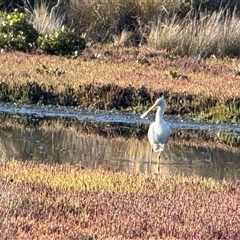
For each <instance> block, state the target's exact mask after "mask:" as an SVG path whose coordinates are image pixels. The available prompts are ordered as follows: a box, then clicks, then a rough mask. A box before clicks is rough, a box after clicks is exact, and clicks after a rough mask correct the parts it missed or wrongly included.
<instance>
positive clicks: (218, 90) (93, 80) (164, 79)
mask: <svg viewBox="0 0 240 240" xmlns="http://www.w3.org/2000/svg"><path fill="white" fill-rule="evenodd" d="M0 61H1V63H2V64H1V65H0V79H1V83H0V89H1V93H0V100H1V101H5V102H23V103H34V104H53V105H57V104H58V105H66V106H80V107H87V108H92V109H102V110H112V109H117V110H128V111H132V112H142V111H144V110H145V109H146V108H147V107H149V106H150V105H151V104H152V103H153V102H154V101H155V100H156V98H158V97H159V96H164V97H165V98H166V99H167V101H168V108H167V113H168V114H172V115H182V116H186V117H189V118H197V119H203V120H207V121H215V122H231V123H238V122H239V121H240V112H239V106H240V92H239V89H240V81H239V64H240V61H239V60H237V59H224V60H217V59H214V58H210V59H208V60H202V61H200V62H197V61H196V60H194V59H192V58H178V57H177V56H175V55H171V54H170V53H167V52H164V51H155V50H153V49H151V48H146V47H142V48H116V47H114V46H111V45H105V46H92V47H89V48H88V49H86V50H85V51H84V52H83V54H82V56H80V57H78V58H76V59H68V58H65V57H57V56H46V55H41V54H35V55H33V54H26V53H20V52H14V53H2V54H0Z"/></svg>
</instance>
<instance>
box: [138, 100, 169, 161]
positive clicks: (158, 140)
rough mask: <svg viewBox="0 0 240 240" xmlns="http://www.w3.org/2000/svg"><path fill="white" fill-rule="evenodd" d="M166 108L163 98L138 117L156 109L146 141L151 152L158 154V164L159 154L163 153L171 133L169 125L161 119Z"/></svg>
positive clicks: (142, 116)
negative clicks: (149, 145)
mask: <svg viewBox="0 0 240 240" xmlns="http://www.w3.org/2000/svg"><path fill="white" fill-rule="evenodd" d="M166 106H167V104H166V101H165V100H164V99H163V98H159V99H157V100H156V102H155V103H154V104H153V106H152V107H150V108H149V109H148V110H147V111H146V112H145V113H143V114H142V115H141V116H140V117H141V118H144V117H145V116H146V115H147V114H148V113H149V112H150V111H151V110H152V109H153V108H155V107H157V112H156V117H155V122H152V123H151V125H150V127H149V130H148V141H149V143H150V144H151V147H152V152H153V151H154V152H158V164H159V161H160V156H161V152H162V151H163V149H164V146H165V144H166V143H167V141H168V139H169V136H170V132H171V130H170V127H169V124H168V123H167V122H165V121H164V119H163V114H164V111H165V109H166ZM151 158H152V157H151ZM151 160H152V159H151Z"/></svg>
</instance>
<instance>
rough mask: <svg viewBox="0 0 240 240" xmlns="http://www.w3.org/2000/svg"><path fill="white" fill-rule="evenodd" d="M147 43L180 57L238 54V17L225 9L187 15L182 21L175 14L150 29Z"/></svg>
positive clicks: (239, 40)
mask: <svg viewBox="0 0 240 240" xmlns="http://www.w3.org/2000/svg"><path fill="white" fill-rule="evenodd" d="M148 43H149V45H151V46H154V47H155V48H156V49H168V50H170V51H173V52H174V53H175V54H177V55H180V56H193V57H197V58H206V57H209V56H210V55H212V54H214V55H216V56H219V57H223V56H226V55H228V56H239V55H240V49H239V47H238V46H239V44H240V19H239V17H238V15H237V14H236V12H234V13H230V12H228V11H225V10H221V11H219V12H214V13H212V14H208V15H206V14H200V15H197V16H194V17H192V16H191V14H188V15H187V16H186V17H185V18H184V19H182V20H179V18H177V16H176V15H175V16H174V17H173V18H170V19H166V20H165V21H163V22H161V21H160V22H158V23H157V24H156V25H155V26H154V27H153V28H152V29H151V32H150V34H149V38H148Z"/></svg>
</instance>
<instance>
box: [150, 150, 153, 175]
mask: <svg viewBox="0 0 240 240" xmlns="http://www.w3.org/2000/svg"><path fill="white" fill-rule="evenodd" d="M152 155H153V148H152V147H151V154H150V161H149V173H151V170H152Z"/></svg>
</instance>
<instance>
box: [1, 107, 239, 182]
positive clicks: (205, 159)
mask: <svg viewBox="0 0 240 240" xmlns="http://www.w3.org/2000/svg"><path fill="white" fill-rule="evenodd" d="M139 116H140V115H139V114H126V113H125V114H124V113H120V112H112V113H111V112H104V111H89V110H83V109H77V108H69V107H68V108H67V107H50V106H31V105H18V104H0V122H1V124H0V156H1V157H4V158H6V159H12V158H15V159H19V160H22V161H28V160H34V161H37V162H47V163H60V164H61V163H65V162H69V163H70V164H79V165H81V166H82V167H90V168H96V167H98V166H104V167H107V168H110V169H114V170H120V171H134V172H146V173H148V172H157V164H156V163H157V162H156V160H157V155H153V162H152V165H151V166H150V164H149V160H150V153H151V149H150V146H149V143H148V141H147V130H148V126H149V124H150V122H151V121H152V120H153V119H154V115H152V116H150V119H145V120H142V119H140V117H139ZM166 120H167V121H168V122H169V123H170V125H171V128H172V134H171V139H170V141H169V142H168V144H167V145H166V148H165V149H164V151H163V153H162V156H161V164H160V173H161V174H184V175H191V174H197V175H200V176H203V177H211V178H214V179H216V180H221V179H223V178H240V126H237V125H236V126H235V125H226V124H209V123H201V122H194V121H186V120H183V119H181V118H170V117H168V116H166Z"/></svg>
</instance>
